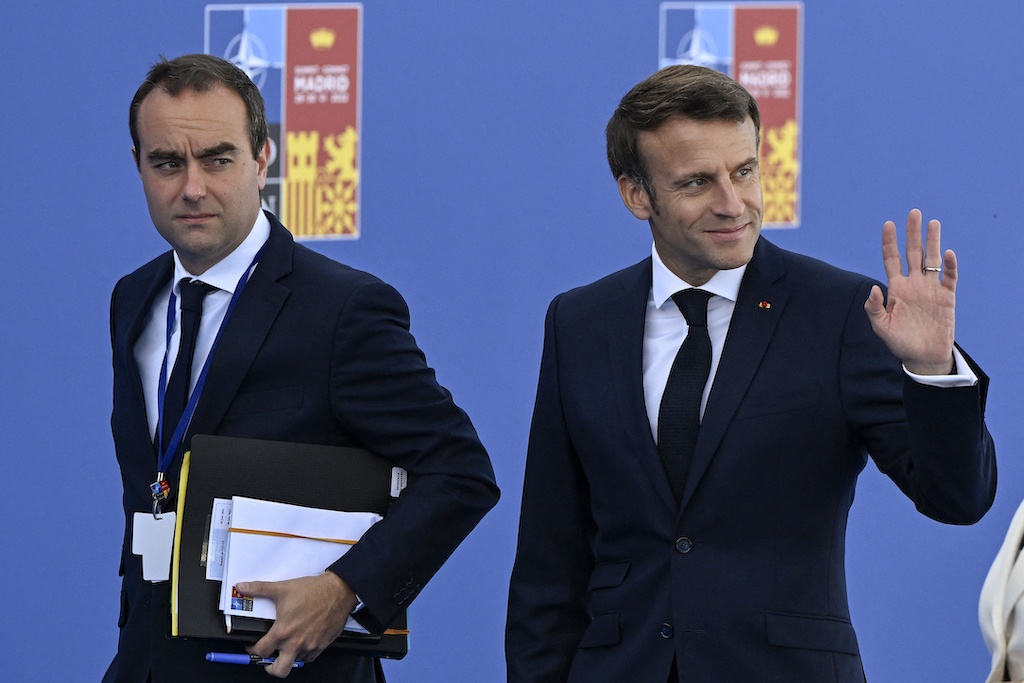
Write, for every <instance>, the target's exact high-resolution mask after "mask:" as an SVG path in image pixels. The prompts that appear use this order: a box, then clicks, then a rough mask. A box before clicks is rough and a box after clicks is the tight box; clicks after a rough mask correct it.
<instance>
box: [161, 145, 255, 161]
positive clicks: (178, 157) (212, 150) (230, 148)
mask: <svg viewBox="0 0 1024 683" xmlns="http://www.w3.org/2000/svg"><path fill="white" fill-rule="evenodd" d="M237 151H238V146H237V145H234V144H232V143H230V142H222V143H220V144H218V145H214V146H213V147H207V148H206V149H202V150H199V152H198V153H197V154H196V158H197V159H209V158H211V157H217V156H221V155H223V154H231V153H234V152H237ZM146 158H147V159H149V160H150V161H179V162H180V161H184V159H185V157H184V155H182V154H181V153H179V152H175V151H172V150H168V149H154V150H153V151H151V152H150V153H149V154H147V155H146Z"/></svg>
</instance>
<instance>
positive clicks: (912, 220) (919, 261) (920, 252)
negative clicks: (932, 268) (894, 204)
mask: <svg viewBox="0 0 1024 683" xmlns="http://www.w3.org/2000/svg"><path fill="white" fill-rule="evenodd" d="M923 259H924V244H923V242H922V241H921V211H920V209H911V211H910V213H909V214H908V215H907V274H908V275H909V274H912V273H915V272H916V273H920V272H921V269H922V268H924V265H925V264H924V260H923Z"/></svg>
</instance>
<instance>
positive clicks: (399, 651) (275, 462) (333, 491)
mask: <svg viewBox="0 0 1024 683" xmlns="http://www.w3.org/2000/svg"><path fill="white" fill-rule="evenodd" d="M191 445H192V448H191V451H190V452H189V453H188V469H187V472H186V470H185V468H184V467H183V468H182V477H181V481H180V482H179V487H178V488H179V490H178V496H179V500H178V518H177V525H178V532H177V534H176V540H175V551H174V557H173V562H172V576H171V580H172V581H174V582H175V583H174V589H175V591H174V592H175V595H176V602H177V618H176V619H174V618H173V616H172V635H175V636H178V637H184V638H211V639H219V640H236V641H239V642H244V643H251V642H255V641H256V640H257V639H258V638H259V637H260V636H261V635H262V633H265V632H266V631H267V629H269V628H270V625H271V623H272V622H270V621H268V620H265V619H251V618H245V617H237V616H236V617H232V620H231V622H232V628H231V633H227V631H226V628H225V622H224V613H223V612H221V611H220V609H219V607H218V603H219V600H220V581H211V580H208V579H207V578H206V545H207V539H208V537H209V529H210V516H211V513H212V511H213V500H214V498H231V497H232V496H245V497H248V498H258V499H260V500H270V501H275V502H279V503H290V504H293V505H304V506H307V507H317V508H322V509H326V510H342V511H345V512H375V513H377V514H379V515H384V516H386V515H387V510H388V507H389V506H390V505H391V501H392V500H394V499H393V498H392V495H391V493H392V477H393V473H392V470H393V469H394V464H393V463H392V462H391V461H389V460H386V459H385V458H382V457H380V456H378V455H375V454H373V453H370V452H369V451H365V450H362V449H358V448H345V447H341V446H322V445H313V444H296V443H284V442H280V441H263V440H256V439H241V438H234V437H225V436H210V435H198V434H197V435H196V436H194V437H192V444H191ZM173 611H174V606H173V605H172V615H173ZM354 616H356V617H357V620H358V614H356V615H354ZM331 648H332V649H341V650H344V651H346V652H351V653H353V654H362V655H370V656H374V657H386V658H390V659H401V658H402V657H404V656H405V654H406V653H407V652H408V651H409V636H408V630H407V622H406V614H405V612H403V613H402V614H401V616H400V617H399V618H398V619H397V620H396V622H395V623H392V624H391V625H390V628H388V629H387V630H385V631H384V632H383V634H371V635H365V634H357V633H349V632H345V633H343V634H342V635H341V636H339V637H338V639H337V640H336V641H335V642H334V643H333V644H332V645H331Z"/></svg>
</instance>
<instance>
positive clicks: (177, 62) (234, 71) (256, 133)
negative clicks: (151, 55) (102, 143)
mask: <svg viewBox="0 0 1024 683" xmlns="http://www.w3.org/2000/svg"><path fill="white" fill-rule="evenodd" d="M218 84H219V85H223V86H225V87H227V88H229V89H230V90H233V91H235V92H236V93H238V96H239V97H241V98H242V102H244V103H245V111H246V113H247V114H248V115H249V141H250V143H251V144H252V156H253V158H254V159H255V158H257V157H259V155H260V152H261V151H262V150H263V146H264V145H265V144H266V142H267V139H268V138H269V137H270V126H269V125H268V124H267V111H266V107H265V105H264V104H263V96H262V95H261V94H260V89H259V88H258V87H256V84H255V83H253V82H252V79H251V78H249V76H248V75H247V74H246V73H245V72H244V71H242V70H241V69H239V68H238V67H237V66H235V65H234V64H232V63H231V62H229V61H227V60H224V59H221V58H219V57H214V56H212V55H204V54H193V55H183V56H181V57H176V58H175V59H172V60H170V61H168V60H167V59H164V58H161V60H160V61H159V62H157V63H156V64H154V65H153V67H152V68H151V69H150V70H149V73H148V74H146V80H144V81H143V82H142V85H140V86H139V89H138V90H137V91H136V92H135V97H133V98H132V104H131V107H129V109H128V129H129V130H130V131H131V134H132V144H133V145H135V150H136V158H135V163H136V164H139V158H138V155H139V154H141V153H142V150H141V149H140V148H139V106H140V105H141V104H142V101H143V100H145V99H146V97H147V96H148V95H149V93H151V92H153V90H154V89H155V88H157V87H159V88H163V90H164V92H166V93H167V94H168V95H170V96H171V97H177V96H178V95H179V94H180V93H182V92H183V91H185V90H193V91H195V92H207V91H209V90H211V89H212V88H214V87H215V86H217V85H218Z"/></svg>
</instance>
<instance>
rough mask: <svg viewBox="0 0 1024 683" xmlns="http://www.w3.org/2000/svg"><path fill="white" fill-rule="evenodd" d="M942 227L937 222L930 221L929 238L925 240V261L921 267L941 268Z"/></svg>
mask: <svg viewBox="0 0 1024 683" xmlns="http://www.w3.org/2000/svg"><path fill="white" fill-rule="evenodd" d="M941 235H942V225H941V224H940V223H939V222H938V221H936V220H930V221H928V236H927V237H926V238H925V239H926V241H925V251H924V261H922V263H921V267H922V268H923V267H928V268H939V267H941V265H942V263H941V261H942V251H941V246H940V245H941V241H942V240H941Z"/></svg>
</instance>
